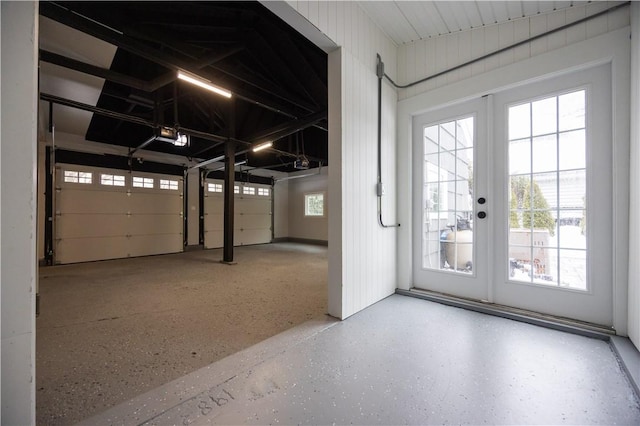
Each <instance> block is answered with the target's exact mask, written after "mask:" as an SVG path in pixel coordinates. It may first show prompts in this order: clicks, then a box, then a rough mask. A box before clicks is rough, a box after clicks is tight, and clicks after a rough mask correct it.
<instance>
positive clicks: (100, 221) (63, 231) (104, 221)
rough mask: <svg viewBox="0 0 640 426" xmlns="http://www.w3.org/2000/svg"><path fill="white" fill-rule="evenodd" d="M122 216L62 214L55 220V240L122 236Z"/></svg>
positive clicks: (124, 222) (123, 216)
mask: <svg viewBox="0 0 640 426" xmlns="http://www.w3.org/2000/svg"><path fill="white" fill-rule="evenodd" d="M127 223H128V219H127V216H126V215H124V214H91V215H90V214H62V215H59V216H57V218H56V238H88V237H109V236H118V235H122V230H123V229H124V228H125V227H126V226H127Z"/></svg>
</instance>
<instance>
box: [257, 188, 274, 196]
mask: <svg viewBox="0 0 640 426" xmlns="http://www.w3.org/2000/svg"><path fill="white" fill-rule="evenodd" d="M270 193H271V191H270V190H269V188H258V195H262V196H264V197H268V196H269V194H270Z"/></svg>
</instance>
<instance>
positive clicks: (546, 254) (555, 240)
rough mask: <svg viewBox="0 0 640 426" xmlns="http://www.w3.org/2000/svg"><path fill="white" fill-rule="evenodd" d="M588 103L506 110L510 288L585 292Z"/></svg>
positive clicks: (569, 100) (560, 101) (571, 100)
mask: <svg viewBox="0 0 640 426" xmlns="http://www.w3.org/2000/svg"><path fill="white" fill-rule="evenodd" d="M585 99H586V98H585V92H584V90H579V91H576V92H572V93H567V94H563V95H559V96H550V97H547V98H544V99H541V100H536V101H533V102H531V103H525V104H519V105H515V106H512V107H510V108H509V113H508V117H509V121H508V126H509V132H508V134H509V138H510V140H509V144H508V146H509V182H510V188H509V206H508V209H509V210H508V218H509V259H507V262H509V279H510V280H512V281H520V282H528V283H531V284H537V285H551V286H557V287H569V288H572V289H580V290H586V289H587V281H586V256H587V244H586V224H587V221H586V216H587V210H586V194H587V191H586V189H587V188H586V161H585V158H586V152H585V151H586V137H585V135H586V129H585V118H584V116H585V104H584V103H585ZM527 113H528V114H529V115H527ZM527 126H528V127H529V130H526V127H527ZM529 135H531V136H533V137H532V138H531V142H530V143H529V139H523V137H525V136H529ZM527 164H530V167H528V165H527Z"/></svg>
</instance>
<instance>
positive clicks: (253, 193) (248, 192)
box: [242, 186, 256, 195]
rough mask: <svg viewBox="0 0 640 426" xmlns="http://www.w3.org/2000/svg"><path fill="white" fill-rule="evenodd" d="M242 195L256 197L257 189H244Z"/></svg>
mask: <svg viewBox="0 0 640 426" xmlns="http://www.w3.org/2000/svg"><path fill="white" fill-rule="evenodd" d="M242 193H243V194H245V195H256V189H255V188H254V187H253V186H245V187H244V188H242Z"/></svg>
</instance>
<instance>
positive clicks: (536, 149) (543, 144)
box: [531, 134, 558, 173]
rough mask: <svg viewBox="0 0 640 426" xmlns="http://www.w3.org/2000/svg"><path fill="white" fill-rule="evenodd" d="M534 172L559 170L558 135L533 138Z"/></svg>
mask: <svg viewBox="0 0 640 426" xmlns="http://www.w3.org/2000/svg"><path fill="white" fill-rule="evenodd" d="M531 148H532V155H533V161H532V166H533V172H534V173H539V172H548V171H551V170H556V169H557V168H558V161H557V155H556V154H557V149H558V148H557V145H556V135H555V134H553V135H545V136H538V137H536V138H533V140H532V142H531Z"/></svg>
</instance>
